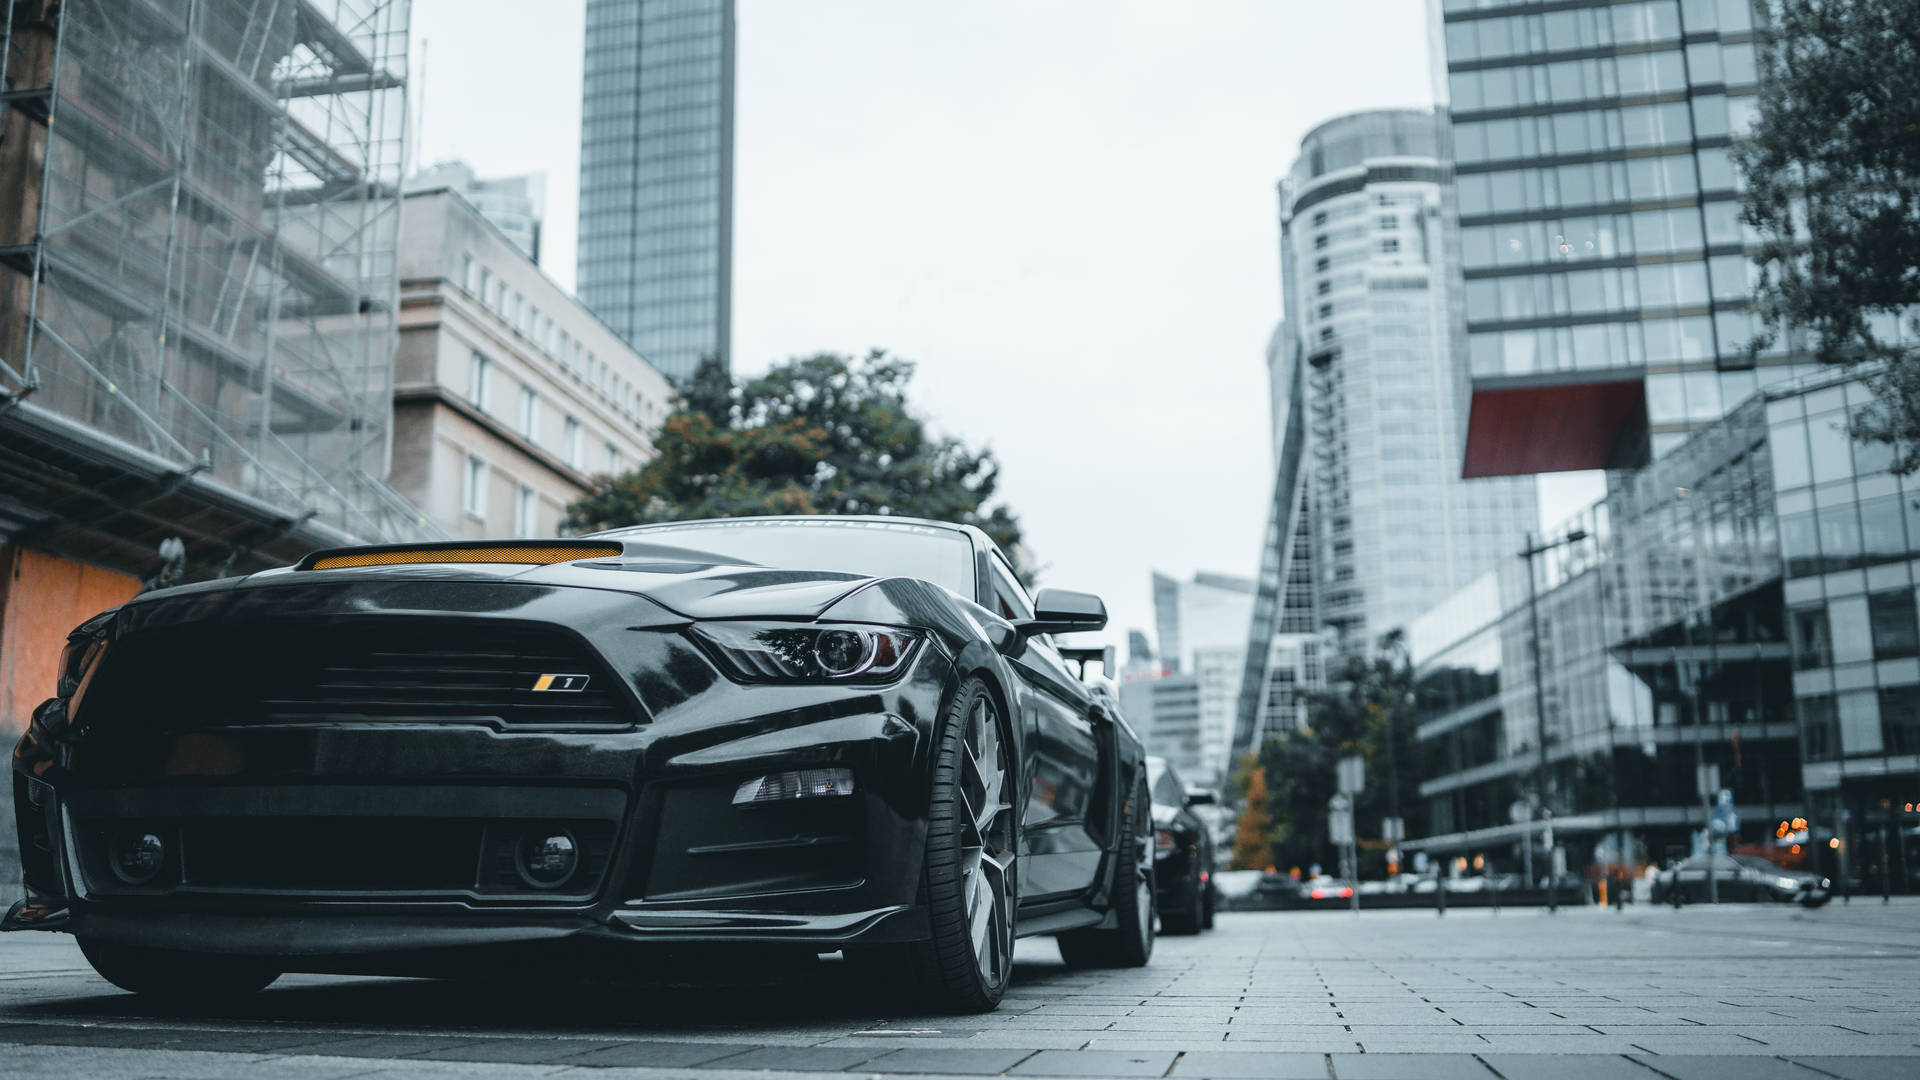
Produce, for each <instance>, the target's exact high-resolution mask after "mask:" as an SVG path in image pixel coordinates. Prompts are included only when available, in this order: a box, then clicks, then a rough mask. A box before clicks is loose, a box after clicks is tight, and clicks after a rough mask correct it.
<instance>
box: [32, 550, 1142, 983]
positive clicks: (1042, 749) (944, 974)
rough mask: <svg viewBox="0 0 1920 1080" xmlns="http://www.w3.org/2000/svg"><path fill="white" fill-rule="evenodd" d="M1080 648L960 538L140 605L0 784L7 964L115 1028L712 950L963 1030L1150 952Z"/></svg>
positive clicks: (487, 555)
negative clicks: (858, 979) (19, 897)
mask: <svg viewBox="0 0 1920 1080" xmlns="http://www.w3.org/2000/svg"><path fill="white" fill-rule="evenodd" d="M1105 622H1106V610H1105V607H1104V606H1103V605H1102V604H1101V603H1100V601H1099V599H1098V598H1097V597H1094V596H1090V595H1087V594H1084V593H1074V592H1068V591H1066V590H1061V589H1041V590H1040V591H1039V593H1038V595H1037V597H1035V598H1033V599H1029V598H1028V595H1027V593H1026V591H1025V590H1024V589H1023V588H1022V587H1021V585H1020V583H1019V581H1018V579H1017V578H1016V576H1015V575H1014V573H1013V571H1012V569H1011V567H1010V566H1009V564H1008V562H1007V559H1006V557H1005V556H1004V555H1003V554H1002V553H1001V552H1000V551H999V550H998V549H997V548H996V547H995V546H994V544H993V543H992V541H991V540H989V539H988V538H987V537H986V536H985V534H983V533H981V532H980V531H979V530H977V529H973V528H967V527H960V526H954V525H945V524H940V523H937V522H926V521H910V520H901V519H896V518H884V517H883V518H833V517H808V518H754V519H733V520H724V521H697V522H685V523H679V524H671V525H659V526H645V527H638V528H632V529H621V530H616V531H613V532H607V533H600V534H597V535H595V536H591V537H581V538H577V539H566V540H546V541H499V542H479V543H465V544H432V545H419V546H409V547H375V548H354V549H343V550H336V551H322V552H317V553H315V554H312V555H309V556H308V557H307V558H306V559H304V560H302V561H301V562H300V563H299V564H297V565H295V566H292V567H287V568H282V569H279V570H272V571H268V572H265V573H261V574H255V575H253V576H251V577H247V578H241V579H229V580H222V581H213V582H207V583H204V584H198V585H189V586H184V587H181V588H175V589H168V590H164V591H160V592H154V593H150V594H148V595H145V596H142V597H140V598H138V599H136V600H134V601H132V602H131V603H128V604H126V605H125V606H123V607H120V608H118V609H115V610H113V611H110V612H107V613H104V614H102V615H100V616H98V617H96V618H94V619H91V620H89V621H88V622H86V623H85V624H84V625H82V626H81V627H79V628H78V629H77V630H75V631H74V632H73V634H72V635H71V636H70V637H69V639H68V640H69V645H68V649H67V653H66V655H65V657H64V659H63V661H62V669H61V674H60V685H59V695H58V696H57V697H56V698H54V699H52V700H50V701H48V702H46V703H45V704H43V705H42V706H40V708H39V709H38V710H36V712H35V714H34V716H33V719H32V722H31V724H30V726H29V729H28V731H27V734H26V735H25V736H24V737H23V738H22V739H21V741H20V743H19V746H18V747H17V749H16V751H15V754H14V798H15V806H16V809H17V810H18V820H19V827H20V832H21V844H20V850H21V853H22V856H21V857H22V862H23V864H24V867H23V868H24V871H25V880H26V883H27V887H28V898H27V899H26V900H25V901H23V902H22V903H21V904H19V905H16V906H15V909H14V911H13V912H11V913H9V915H8V917H7V919H6V924H5V926H6V928H7V929H25V928H39V929H56V930H66V931H69V932H71V933H73V934H75V935H77V936H78V938H79V941H80V945H81V948H82V949H83V950H84V951H85V953H86V956H87V958H88V959H89V960H90V961H91V962H92V964H93V965H94V967H95V968H96V969H97V970H98V971H99V972H100V973H101V974H102V975H103V976H105V977H106V978H107V979H109V980H110V981H112V982H113V983H115V984H116V985H119V986H121V987H123V988H126V989H129V990H134V991H145V992H168V991H173V990H179V989H190V990H195V991H202V992H207V991H211V992H235V991H249V990H253V989H257V988H259V987H262V986H265V985H266V984H267V983H269V982H271V981H272V980H273V979H274V978H275V977H276V976H277V974H278V973H280V972H283V971H310V972H365V973H391V974H445V973H449V972H458V971H464V970H469V969H470V967H471V966H472V965H473V964H474V962H475V961H479V962H480V963H481V964H482V966H484V965H487V964H491V965H493V966H494V967H495V968H496V969H497V967H498V965H499V963H500V962H501V961H502V960H503V959H507V958H509V957H511V958H515V959H516V960H518V959H520V958H527V959H558V958H563V957H566V958H574V959H576V960H578V961H580V962H585V961H588V960H604V959H606V958H607V957H608V956H610V955H615V954H616V952H617V950H618V949H619V947H621V946H629V945H635V946H644V945H647V944H649V943H660V944H672V945H673V946H674V948H673V949H670V950H662V951H664V952H671V953H673V954H675V955H681V954H684V953H685V952H686V947H689V946H707V945H723V944H725V943H742V944H749V945H752V946H754V948H755V953H754V954H757V953H764V952H766V951H769V950H773V951H777V949H778V948H779V947H782V946H785V947H790V948H791V950H792V951H794V952H796V953H805V954H815V953H832V952H835V951H843V952H844V953H845V955H846V958H847V959H848V960H849V961H852V962H855V963H859V964H863V965H869V966H870V967H872V968H873V969H875V970H877V971H883V972H887V973H890V974H891V975H893V976H895V977H897V978H898V979H899V980H900V983H901V985H902V986H903V987H906V988H909V989H912V990H915V991H919V992H921V993H922V994H923V995H924V996H925V997H927V998H929V999H930V1000H929V1001H928V1002H927V1003H928V1004H931V1005H933V1006H935V1007H939V1008H944V1009H949V1010H984V1009H990V1008H992V1007H993V1006H994V1005H995V1004H996V1003H997V1002H998V1001H999V999H1000V996H1001V993H1002V991H1003V990H1004V988H1005V986H1006V983H1007V978H1008V976H1009V973H1010V972H1011V970H1012V956H1013V947H1014V946H1013V943H1014V939H1015V938H1016V937H1022V936H1028V935H1035V934H1056V935H1058V936H1059V943H1060V949H1061V952H1062V954H1063V955H1064V956H1065V957H1066V959H1067V960H1068V962H1069V963H1074V964H1082V965H1138V964H1144V963H1145V962H1146V961H1147V959H1148V957H1149V956H1150V955H1151V953H1152V950H1153V924H1154V908H1153V861H1152V858H1151V856H1150V854H1149V853H1148V848H1149V845H1150V844H1151V843H1152V836H1153V823H1152V817H1151V815H1150V812H1149V802H1148V795H1147V770H1146V763H1145V759H1144V757H1143V754H1142V750H1141V747H1140V742H1139V740H1138V739H1137V738H1136V737H1135V735H1134V733H1133V731H1132V730H1131V729H1129V728H1128V727H1127V725H1126V723H1125V721H1124V720H1122V719H1121V718H1119V717H1118V716H1117V715H1113V713H1112V710H1110V709H1107V708H1104V707H1103V706H1102V704H1101V702H1100V700H1099V699H1097V698H1096V697H1095V696H1094V695H1092V694H1091V693H1090V692H1089V690H1088V689H1087V688H1086V687H1085V686H1084V685H1082V684H1081V682H1080V681H1079V680H1078V679H1075V678H1073V677H1072V676H1071V675H1070V674H1069V672H1068V671H1067V669H1066V667H1065V665H1064V664H1063V663H1062V662H1061V660H1060V658H1059V657H1058V655H1057V653H1056V650H1055V648H1054V646H1053V645H1052V644H1051V642H1050V641H1049V639H1048V635H1049V634H1053V633H1060V632H1066V631H1076V630H1093V629H1097V628H1099V627H1101V626H1103V625H1104V624H1105ZM619 955H620V957H621V959H620V960H619V961H618V963H619V964H627V965H629V969H630V968H631V965H634V964H640V963H643V962H644V961H643V960H642V959H641V957H642V956H644V953H642V954H619ZM750 955H751V954H750Z"/></svg>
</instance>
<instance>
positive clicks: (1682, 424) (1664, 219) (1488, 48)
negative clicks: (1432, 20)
mask: <svg viewBox="0 0 1920 1080" xmlns="http://www.w3.org/2000/svg"><path fill="white" fill-rule="evenodd" d="M1764 7H1765V5H1764V4H1758V3H1755V2H1753V0H1640V2H1636V3H1612V2H1610V0H1586V2H1579V3H1562V4H1554V5H1551V10H1537V9H1535V8H1534V7H1533V6H1530V5H1529V6H1525V7H1524V8H1523V6H1521V5H1514V4H1494V3H1487V2H1484V0H1444V3H1442V4H1440V5H1439V8H1440V24H1441V25H1440V26H1439V27H1438V29H1439V31H1440V32H1439V33H1438V34H1436V35H1435V38H1434V40H1435V42H1436V44H1437V45H1438V47H1439V49H1440V50H1441V51H1440V54H1439V55H1437V56H1436V57H1435V63H1434V69H1435V71H1436V72H1444V73H1445V81H1444V85H1442V86H1441V87H1439V92H1440V95H1441V100H1443V101H1446V102H1447V103H1448V106H1447V108H1448V111H1449V113H1450V121H1451V122H1450V125H1449V138H1450V156H1451V158H1452V162H1453V164H1454V166H1455V172H1456V181H1455V182H1456V185H1457V189H1458V194H1459V214H1460V250H1461V257H1462V263H1463V266H1464V271H1465V280H1466V322H1467V341H1468V352H1469V355H1470V358H1471V389H1470V393H1471V420H1470V422H1469V424H1468V426H1467V431H1466V439H1465V443H1464V446H1465V454H1464V461H1463V464H1464V472H1465V475H1467V476H1495V475H1513V474H1519V473H1538V472H1551V471H1555V470H1564V469H1599V468H1610V469H1617V468H1631V467H1635V466H1638V465H1641V464H1644V463H1646V462H1647V461H1648V460H1650V459H1652V458H1654V457H1658V456H1659V455H1660V454H1662V453H1664V452H1665V451H1666V450H1668V449H1669V448H1671V447H1673V446H1675V445H1677V444H1678V443H1679V442H1680V440H1682V439H1683V438H1685V436H1686V433H1687V432H1688V431H1689V430H1691V429H1692V428H1695V427H1698V426H1701V425H1703V424H1709V423H1712V422H1713V421H1714V420H1716V419H1718V418H1719V417H1720V416H1722V415H1723V414H1725V413H1726V412H1728V411H1729V410H1731V409H1733V408H1734V407H1735V406H1737V405H1738V404H1739V403H1740V402H1742V401H1744V400H1745V399H1746V398H1748V397H1749V396H1751V395H1752V394H1753V392H1754V391H1755V389H1756V388H1758V387H1760V386H1764V385H1767V384H1769V383H1771V382H1773V381H1775V380H1778V379H1780V378H1784V377H1786V375H1787V371H1786V369H1785V367H1784V365H1785V364H1787V362H1788V357H1789V356H1790V355H1791V354H1792V353H1793V352H1795V351H1798V350H1797V349H1796V344H1797V342H1796V340H1795V337H1794V336H1793V335H1784V336H1782V337H1781V338H1780V340H1779V341H1778V342H1777V343H1776V345H1775V346H1774V347H1773V348H1772V349H1770V350H1769V351H1768V352H1767V353H1765V354H1763V355H1761V356H1760V357H1759V358H1758V359H1757V360H1755V359H1752V358H1749V357H1748V356H1747V345H1748V342H1749V341H1751V340H1752V339H1753V337H1754V335H1755V332H1756V330H1757V329H1759V327H1758V326H1757V325H1756V323H1755V322H1754V319H1753V317H1752V315H1751V314H1750V313H1749V311H1748V306H1747V295H1748V286H1749V275H1750V272H1751V267H1750V263H1749V260H1748V258H1747V251H1748V249H1749V246H1750V245H1751V242H1752V239H1753V238H1752V237H1750V236H1749V235H1748V233H1747V229H1746V227H1745V226H1743V225H1742V224H1741V222H1740V204H1739V190H1738V189H1739V178H1738V177H1737V176H1736V175H1735V169H1734V165H1733V162H1732V159H1731V157H1730V155H1729V146H1730V144H1731V143H1732V141H1733V140H1734V139H1735V138H1737V137H1738V136H1739V135H1740V134H1741V133H1742V132H1744V131H1745V130H1746V129H1747V127H1748V125H1749V123H1750V122H1751V119H1752V116H1753V112H1754V102H1755V100H1756V98H1755V95H1756V94H1757V93H1758V91H1759V87H1758V81H1759V77H1760V75H1759V67H1758V64H1757V62H1756V55H1755V49H1756V35H1757V34H1758V33H1759V32H1760V30H1761V26H1760V25H1759V24H1758V23H1757V22H1756V20H1757V19H1758V18H1760V17H1761V15H1762V14H1763V9H1764Z"/></svg>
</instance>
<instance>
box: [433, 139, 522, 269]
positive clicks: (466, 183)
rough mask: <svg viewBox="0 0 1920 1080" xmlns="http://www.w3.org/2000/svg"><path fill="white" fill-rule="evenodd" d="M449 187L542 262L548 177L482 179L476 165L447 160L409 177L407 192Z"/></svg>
mask: <svg viewBox="0 0 1920 1080" xmlns="http://www.w3.org/2000/svg"><path fill="white" fill-rule="evenodd" d="M440 188H446V189H449V190H452V191H457V192H459V193H460V194H461V195H462V196H463V197H465V198H466V200H467V201H468V202H470V203H472V204H473V208H474V209H476V210H478V211H480V216H481V217H484V218H486V219H487V220H488V221H491V222H493V224H494V227H495V228H497V229H499V230H500V232H501V233H502V234H503V235H505V236H506V238H507V239H508V240H509V241H511V242H512V243H513V246H514V247H517V248H519V249H520V253H521V254H522V255H525V256H526V257H527V258H529V259H532V260H533V261H534V263H535V265H538V264H539V262H540V227H541V222H542V221H543V220H545V218H546V215H547V174H546V173H542V172H536V173H527V174H525V175H523V176H497V177H494V178H493V179H491V180H482V179H480V178H479V177H478V176H475V175H474V172H473V166H471V165H469V164H467V163H466V162H464V161H443V162H441V163H439V164H437V165H433V166H430V167H428V168H425V169H422V170H420V171H419V172H417V173H414V174H413V175H412V176H410V177H408V178H407V187H406V190H407V191H409V192H414V191H434V190H437V189H440Z"/></svg>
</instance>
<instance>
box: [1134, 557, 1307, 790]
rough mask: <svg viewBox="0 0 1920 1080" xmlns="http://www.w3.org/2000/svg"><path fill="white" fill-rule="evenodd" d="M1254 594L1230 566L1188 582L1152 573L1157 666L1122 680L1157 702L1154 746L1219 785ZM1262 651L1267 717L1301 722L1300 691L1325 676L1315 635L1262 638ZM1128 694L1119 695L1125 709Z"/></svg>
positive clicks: (1230, 744) (1259, 701) (1138, 698)
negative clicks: (1155, 672) (1144, 675)
mask: <svg viewBox="0 0 1920 1080" xmlns="http://www.w3.org/2000/svg"><path fill="white" fill-rule="evenodd" d="M1254 593H1255V583H1254V582H1252V581H1250V580H1248V579H1246V578H1242V577H1236V576H1234V575H1231V574H1218V573H1212V572H1208V571H1200V572H1198V573H1196V574H1194V575H1193V577H1192V579H1190V580H1186V581H1182V580H1179V579H1177V578H1172V577H1169V576H1167V575H1165V574H1159V573H1156V574H1154V575H1153V595H1154V623H1155V626H1156V628H1157V632H1158V633H1159V635H1160V640H1161V649H1160V654H1159V665H1160V672H1159V674H1158V677H1153V676H1149V677H1147V678H1145V679H1136V680H1130V681H1128V682H1126V683H1123V685H1122V693H1123V695H1124V694H1125V693H1126V692H1127V688H1128V687H1133V686H1136V685H1140V684H1144V685H1145V687H1146V689H1143V690H1136V691H1135V693H1134V697H1133V698H1132V699H1131V700H1133V701H1134V702H1135V703H1136V705H1139V706H1141V707H1142V708H1149V707H1150V708H1151V710H1152V713H1151V716H1152V723H1151V725H1149V726H1148V727H1147V731H1148V746H1149V749H1150V750H1152V752H1154V753H1159V754H1162V756H1165V757H1166V758H1167V759H1168V760H1170V761H1173V762H1174V764H1175V765H1176V767H1178V768H1179V769H1180V772H1181V774H1182V775H1184V776H1186V777H1187V778H1188V779H1190V780H1192V781H1193V782H1194V783H1198V784H1208V785H1212V786H1215V787H1218V786H1220V785H1223V784H1225V783H1226V780H1227V778H1228V776H1229V775H1230V774H1231V772H1232V761H1233V754H1234V741H1233V735H1234V731H1235V726H1234V716H1235V712H1234V710H1235V706H1236V703H1237V701H1238V698H1239V695H1240V694H1241V692H1242V678H1243V677H1244V672H1245V669H1246V666H1247V664H1246V652H1247V626H1248V624H1249V621H1250V619H1251V616H1252V614H1253V605H1254ZM1265 653H1266V655H1265V656H1264V657H1263V659H1264V661H1265V663H1264V664H1263V671H1262V674H1261V675H1260V676H1259V678H1260V680H1261V681H1260V683H1259V684H1258V686H1259V693H1258V696H1257V698H1256V701H1255V707H1256V708H1257V709H1258V715H1259V717H1260V719H1261V723H1262V726H1263V728H1264V730H1267V731H1270V732H1271V731H1282V730H1287V729H1290V728H1293V727H1296V726H1299V724H1300V723H1301V722H1302V714H1301V712H1300V709H1299V703H1300V702H1299V697H1298V691H1299V690H1300V689H1301V688H1303V687H1311V686H1319V685H1322V684H1323V681H1324V671H1323V664H1324V662H1323V659H1322V657H1321V652H1320V642H1319V639H1318V637H1316V636H1314V635H1311V634H1303V633H1298V632H1278V633H1275V634H1273V635H1270V636H1269V637H1268V639H1267V640H1266V647H1265ZM1148 696H1150V698H1151V702H1150V704H1149V702H1148ZM1128 700H1129V699H1127V698H1125V697H1123V698H1122V707H1123V708H1125V707H1126V704H1127V701H1128ZM1163 706H1164V708H1163ZM1128 715H1129V716H1130V717H1131V716H1132V715H1133V712H1132V711H1131V710H1129V711H1128ZM1154 747H1158V748H1159V749H1153V748H1154Z"/></svg>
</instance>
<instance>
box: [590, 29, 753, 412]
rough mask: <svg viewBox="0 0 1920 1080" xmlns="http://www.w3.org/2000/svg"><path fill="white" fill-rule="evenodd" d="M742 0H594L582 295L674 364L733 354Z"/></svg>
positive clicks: (679, 374)
mask: <svg viewBox="0 0 1920 1080" xmlns="http://www.w3.org/2000/svg"><path fill="white" fill-rule="evenodd" d="M733 31H734V6H733V0H587V33H586V74H585V81H584V91H583V97H582V102H581V118H580V252H579V290H580V299H581V300H582V301H583V302H585V303H586V305H587V306H588V307H589V308H591V309H593V312H594V314H596V315H598V316H599V317H600V318H601V319H602V320H604V321H605V322H606V323H607V325H608V326H610V327H612V328H613V329H614V331H615V332H616V333H618V334H620V336H621V337H623V338H625V339H626V340H627V342H628V343H629V344H631V345H632V346H633V347H634V348H636V349H638V350H639V351H640V354H641V355H643V356H645V357H646V358H647V360H649V361H650V362H651V363H652V364H653V365H654V366H655V367H656V368H658V369H660V371H661V372H663V373H664V374H666V375H667V376H668V377H670V378H675V379H680V378H685V377H686V376H687V375H690V374H692V372H693V369H694V368H695V367H696V366H697V365H698V364H699V362H700V360H701V358H703V357H705V356H709V355H713V356H718V357H719V358H720V359H721V360H722V361H723V362H725V361H728V360H729V356H728V350H729V327H730V325H731V323H732V281H733V276H732V250H733V64H734V59H733V58H734V44H733V42H734V32H733Z"/></svg>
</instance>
